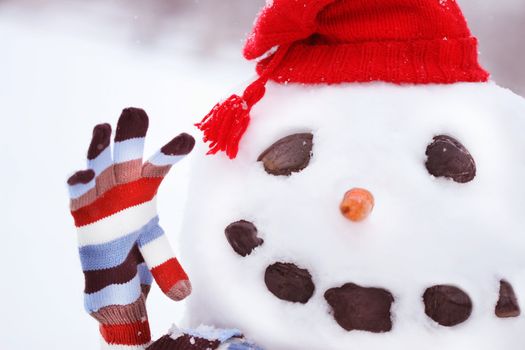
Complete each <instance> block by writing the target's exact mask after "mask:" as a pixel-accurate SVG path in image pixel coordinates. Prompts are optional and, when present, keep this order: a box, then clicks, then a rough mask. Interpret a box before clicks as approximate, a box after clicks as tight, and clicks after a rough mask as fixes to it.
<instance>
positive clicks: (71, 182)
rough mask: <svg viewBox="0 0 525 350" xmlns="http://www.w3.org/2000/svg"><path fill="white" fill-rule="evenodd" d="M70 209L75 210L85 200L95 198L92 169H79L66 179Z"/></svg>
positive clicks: (88, 200)
mask: <svg viewBox="0 0 525 350" xmlns="http://www.w3.org/2000/svg"><path fill="white" fill-rule="evenodd" d="M67 184H68V187H69V198H70V199H71V203H70V204H71V210H76V209H78V208H80V207H81V206H83V205H84V203H85V202H86V203H87V202H90V201H93V200H95V198H96V196H97V194H96V189H95V172H94V171H93V170H92V169H88V170H80V171H77V172H76V173H74V174H73V175H71V176H70V177H69V179H68V180H67Z"/></svg>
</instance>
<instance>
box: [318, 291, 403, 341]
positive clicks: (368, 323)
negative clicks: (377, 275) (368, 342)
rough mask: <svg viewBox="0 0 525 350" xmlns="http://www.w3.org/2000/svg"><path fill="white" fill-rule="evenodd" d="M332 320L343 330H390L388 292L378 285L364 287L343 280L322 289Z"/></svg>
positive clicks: (390, 304) (391, 297)
mask: <svg viewBox="0 0 525 350" xmlns="http://www.w3.org/2000/svg"><path fill="white" fill-rule="evenodd" d="M324 297H325V299H326V301H327V302H328V304H330V306H331V307H332V309H333V313H334V318H335V320H336V322H337V323H338V324H339V325H340V326H341V327H343V328H344V329H345V330H347V331H353V330H361V331H367V332H374V333H384V332H389V331H390V330H392V317H391V312H390V309H391V307H392V303H393V302H394V297H393V296H392V294H391V293H390V292H389V291H387V290H385V289H380V288H364V287H360V286H358V285H356V284H354V283H347V284H345V285H344V286H342V287H340V288H332V289H329V290H327V291H326V293H325V294H324Z"/></svg>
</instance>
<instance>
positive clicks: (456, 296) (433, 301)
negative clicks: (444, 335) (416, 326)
mask: <svg viewBox="0 0 525 350" xmlns="http://www.w3.org/2000/svg"><path fill="white" fill-rule="evenodd" d="M423 301H424V302H425V313H426V314H427V316H428V317H430V318H431V319H433V320H434V321H436V322H437V323H439V324H440V325H442V326H445V327H452V326H456V325H458V324H460V323H463V322H465V321H466V320H468V318H469V317H470V314H471V313H472V301H471V300H470V297H469V296H468V295H467V294H466V293H465V292H463V291H462V290H461V289H459V288H456V287H453V286H444V285H441V286H434V287H431V288H428V289H427V290H426V291H425V294H424V295H423Z"/></svg>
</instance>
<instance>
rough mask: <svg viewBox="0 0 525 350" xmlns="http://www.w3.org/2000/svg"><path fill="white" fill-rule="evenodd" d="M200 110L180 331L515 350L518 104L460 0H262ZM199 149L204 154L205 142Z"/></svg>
mask: <svg viewBox="0 0 525 350" xmlns="http://www.w3.org/2000/svg"><path fill="white" fill-rule="evenodd" d="M244 55H245V57H246V58H247V59H259V62H258V64H257V73H258V79H257V80H255V82H254V83H252V84H251V85H250V86H249V87H248V88H247V89H246V90H245V91H244V93H243V94H242V95H241V96H238V95H233V96H231V97H230V98H228V99H226V100H225V101H223V102H221V103H219V104H218V105H217V106H215V108H213V110H212V111H211V112H210V114H209V115H208V116H206V118H204V120H203V121H202V122H201V123H199V124H198V126H199V128H200V129H201V130H202V131H203V132H204V138H205V141H208V142H209V143H210V146H211V149H210V151H209V153H212V154H216V155H213V156H209V157H194V164H193V176H192V182H191V184H190V188H189V201H188V204H187V216H186V218H185V224H184V228H183V236H184V238H183V242H182V252H184V255H183V258H182V261H183V262H184V264H185V266H186V270H187V272H188V275H189V276H190V279H191V281H192V286H193V294H192V296H191V297H190V298H189V301H188V310H187V315H188V316H187V320H186V321H187V322H188V324H189V325H191V326H197V325H199V324H213V325H216V326H219V327H238V328H240V329H242V331H243V332H244V334H245V335H246V336H247V337H249V338H251V339H253V340H254V341H255V342H257V343H258V344H259V345H260V346H262V347H263V348H265V349H271V350H295V349H302V350H304V349H308V350H324V349H330V350H342V349H391V350H392V349H443V348H446V349H449V350H450V349H458V350H459V349H462V350H464V349H468V348H475V349H478V350H479V349H487V350H489V349H491V350H494V349H508V350H517V349H522V348H523V344H525V332H523V330H524V329H525V321H524V319H523V317H520V303H523V302H524V301H525V300H523V295H524V293H525V254H524V253H523V252H525V231H524V230H525V229H524V227H525V215H524V214H523V211H524V209H525V186H523V179H524V178H525V157H524V156H523V151H524V150H525V141H524V138H523V131H524V130H525V100H523V99H522V98H521V97H519V96H517V95H515V94H513V93H512V92H510V91H508V90H505V89H503V88H501V87H499V86H497V85H496V84H494V83H491V82H488V79H489V75H488V73H487V72H486V71H485V70H484V69H483V68H482V67H480V65H479V63H478V52H477V40H476V38H474V37H473V36H472V34H471V32H470V30H469V28H468V26H467V23H466V21H465V19H464V17H463V15H462V13H461V10H460V8H459V6H458V4H457V3H456V2H455V1H454V0H424V1H421V0H374V1H370V0H311V1H306V0H274V1H272V2H269V3H268V4H267V6H266V7H265V8H264V9H263V11H262V12H261V14H260V15H259V17H258V19H257V21H256V23H255V28H254V30H253V33H252V34H251V35H250V36H249V38H248V40H247V43H246V47H245V50H244ZM197 147H200V150H201V151H202V152H204V150H203V149H202V148H203V146H202V145H201V146H197Z"/></svg>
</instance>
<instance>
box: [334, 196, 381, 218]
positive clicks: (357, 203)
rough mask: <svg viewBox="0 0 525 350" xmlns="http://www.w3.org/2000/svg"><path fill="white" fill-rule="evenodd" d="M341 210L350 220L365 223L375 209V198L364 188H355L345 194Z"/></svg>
mask: <svg viewBox="0 0 525 350" xmlns="http://www.w3.org/2000/svg"><path fill="white" fill-rule="evenodd" d="M339 209H341V213H342V214H343V215H344V216H345V217H346V218H347V219H348V220H351V221H353V222H360V221H363V220H365V219H366V218H367V217H368V216H370V213H372V210H373V209H374V196H373V195H372V193H370V191H367V190H365V189H363V188H353V189H351V190H350V191H348V192H346V193H345V196H344V197H343V201H342V202H341V205H340V206H339Z"/></svg>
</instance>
